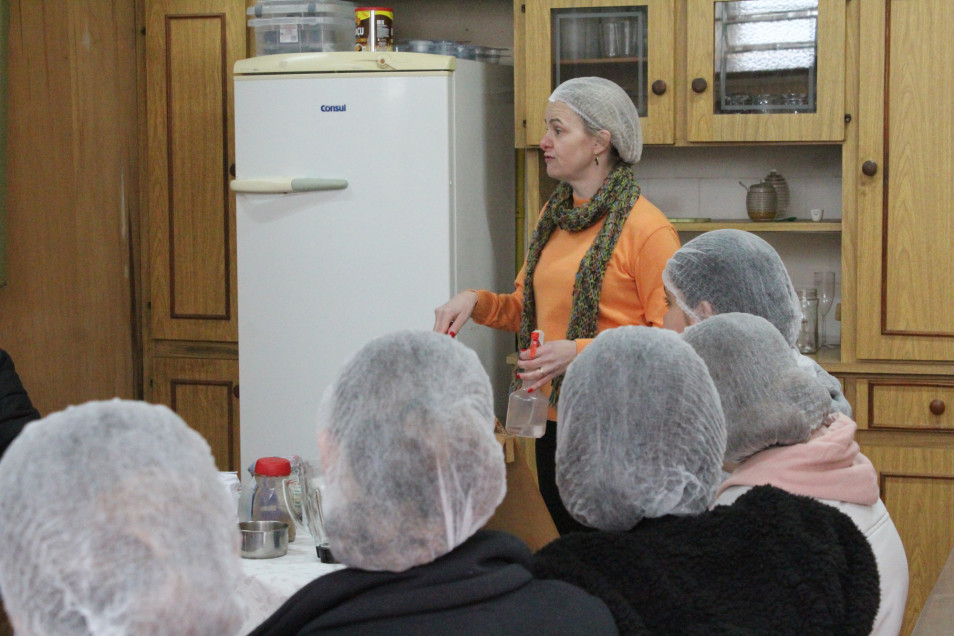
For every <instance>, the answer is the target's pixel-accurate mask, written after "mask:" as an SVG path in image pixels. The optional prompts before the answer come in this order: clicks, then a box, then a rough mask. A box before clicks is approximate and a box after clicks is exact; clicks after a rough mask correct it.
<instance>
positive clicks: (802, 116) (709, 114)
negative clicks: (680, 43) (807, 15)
mask: <svg viewBox="0 0 954 636" xmlns="http://www.w3.org/2000/svg"><path fill="white" fill-rule="evenodd" d="M723 1H734V0H715V2H713V0H688V3H689V4H688V9H687V16H686V47H687V48H686V80H685V82H683V83H682V86H683V87H684V91H685V95H684V97H685V99H686V100H687V105H686V112H687V119H688V121H687V125H688V133H687V136H688V139H689V141H702V142H705V141H842V140H844V138H845V19H846V18H845V11H846V9H845V1H844V0H818V17H817V31H816V42H817V49H816V52H815V59H816V69H817V75H816V77H817V82H816V85H817V102H816V107H815V112H814V113H811V112H807V113H797V114H793V113H773V114H755V113H745V114H736V113H722V114H716V112H715V111H716V107H715V101H716V95H715V86H716V82H715V80H714V69H715V68H716V64H715V49H716V46H715V5H716V4H718V3H719V2H723ZM746 4H749V5H757V3H746ZM766 17H767V18H769V19H768V20H767V23H770V22H771V21H772V20H774V17H773V16H772V15H767V16H766ZM775 74H776V72H772V71H760V72H758V73H750V74H749V75H753V76H758V75H763V76H764V75H768V79H773V76H774V75H775ZM762 81H765V78H763V79H761V80H759V82H760V83H759V84H756V85H754V86H753V89H752V91H753V92H756V91H757V90H758V89H756V88H755V86H773V85H776V86H778V87H779V88H776V89H774V90H771V91H769V92H778V93H781V92H782V91H784V90H785V88H784V86H785V85H784V82H783V81H782V80H780V79H779V80H774V79H773V81H771V82H768V81H765V83H764V84H762V83H761V82H762Z"/></svg>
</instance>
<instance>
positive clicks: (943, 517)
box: [858, 431, 954, 634]
mask: <svg viewBox="0 0 954 636" xmlns="http://www.w3.org/2000/svg"><path fill="white" fill-rule="evenodd" d="M858 441H859V442H860V444H861V451H862V452H863V453H864V454H865V455H867V456H868V458H869V459H871V461H872V463H873V464H874V465H875V468H877V470H878V481H879V483H880V484H881V499H882V500H883V501H884V504H885V506H886V507H887V508H888V512H889V513H890V514H891V519H892V521H894V525H895V526H896V527H897V529H898V533H899V534H900V535H901V542H902V543H903V544H904V551H905V554H906V556H907V559H908V569H909V573H910V583H909V586H908V603H907V607H906V608H905V612H904V623H903V624H902V627H901V633H902V634H910V633H911V630H912V628H913V627H914V623H915V622H917V618H918V615H919V614H920V613H921V609H922V608H923V607H924V602H925V600H926V599H927V597H928V594H930V592H931V587H933V585H934V582H935V581H936V580H937V577H938V574H940V572H941V569H942V568H943V567H944V563H945V561H946V559H947V556H948V553H949V552H950V551H951V547H952V546H954V440H952V439H950V438H949V437H948V436H943V437H941V436H934V437H933V438H931V437H929V436H926V435H911V434H907V433H884V434H878V433H869V432H867V431H859V432H858Z"/></svg>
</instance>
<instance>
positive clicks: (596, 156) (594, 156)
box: [593, 155, 600, 165]
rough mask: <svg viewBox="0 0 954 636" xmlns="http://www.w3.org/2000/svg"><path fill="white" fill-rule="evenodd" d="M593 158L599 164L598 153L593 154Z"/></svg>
mask: <svg viewBox="0 0 954 636" xmlns="http://www.w3.org/2000/svg"><path fill="white" fill-rule="evenodd" d="M593 158H594V159H595V160H596V165H600V156H599V155H593Z"/></svg>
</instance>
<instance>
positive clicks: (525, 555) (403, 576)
mask: <svg viewBox="0 0 954 636" xmlns="http://www.w3.org/2000/svg"><path fill="white" fill-rule="evenodd" d="M493 431H494V413H493V409H492V394H491V388H490V380H489V379H488V377H487V374H486V373H485V372H484V369H483V367H482V366H481V364H480V360H479V359H478V358H477V355H476V354H475V353H474V352H473V351H472V350H470V349H468V348H467V347H466V346H465V345H463V344H461V343H459V342H457V341H455V340H454V339H452V338H449V337H448V336H446V335H441V334H438V333H434V332H424V331H420V332H419V331H400V332H396V333H392V334H388V335H385V336H382V337H380V338H377V339H375V340H372V341H371V342H369V343H367V344H366V345H365V346H364V347H363V348H362V349H361V350H359V351H358V352H357V353H356V354H355V355H354V356H353V357H352V358H351V359H350V360H349V361H348V362H347V363H346V364H345V366H344V368H343V369H342V371H341V373H340V375H339V376H338V378H337V379H336V381H335V382H334V383H333V384H332V385H331V386H330V387H329V388H328V389H327V390H326V391H325V394H324V396H323V398H322V401H321V405H320V406H319V409H318V450H319V456H320V460H321V462H320V463H321V470H322V473H323V475H324V478H325V488H324V490H323V503H322V509H323V519H324V522H325V528H326V530H327V534H328V542H329V544H330V546H331V549H332V550H333V551H334V554H335V557H336V558H337V559H338V561H340V562H341V563H344V564H345V565H347V566H349V567H347V568H346V569H343V570H339V571H337V572H333V573H331V574H327V575H325V576H323V577H321V578H318V579H316V580H315V581H313V582H312V583H310V584H309V585H307V586H305V587H304V588H302V589H301V590H299V592H298V593H296V594H295V595H294V596H292V597H291V598H290V599H288V601H287V602H286V603H285V604H284V605H283V606H282V607H280V608H279V609H278V610H277V611H276V612H275V613H274V614H273V615H272V616H271V617H269V618H268V619H267V620H266V621H265V622H264V623H262V625H260V626H259V627H258V629H256V630H255V631H254V632H253V634H275V635H280V636H287V635H289V634H362V635H367V634H382V635H384V634H387V635H389V636H390V635H393V634H455V635H457V634H475V635H477V634H480V635H483V634H533V633H539V634H581V635H582V634H586V635H591V634H615V633H617V630H616V626H615V624H614V622H613V618H612V616H611V615H610V613H609V611H608V610H607V608H606V606H605V605H604V604H603V603H602V602H601V601H600V600H599V599H597V598H594V597H593V596H590V595H589V594H587V593H586V592H584V591H583V590H580V589H578V588H576V587H573V586H572V585H568V584H566V583H562V582H558V581H539V580H536V579H534V578H533V576H532V575H531V574H530V570H529V568H530V560H531V555H530V550H529V548H527V547H526V545H525V544H524V543H523V542H521V541H520V540H519V539H517V538H515V537H513V536H511V535H509V534H506V533H501V532H491V531H484V530H479V529H480V527H481V526H482V525H483V524H484V523H485V522H486V521H487V519H489V518H490V516H491V514H492V513H493V511H494V509H495V508H496V507H497V505H498V504H499V503H500V501H501V500H502V499H503V496H504V489H505V476H504V457H503V452H502V450H501V447H500V444H499V443H498V442H497V440H496V438H495V437H494V432H493Z"/></svg>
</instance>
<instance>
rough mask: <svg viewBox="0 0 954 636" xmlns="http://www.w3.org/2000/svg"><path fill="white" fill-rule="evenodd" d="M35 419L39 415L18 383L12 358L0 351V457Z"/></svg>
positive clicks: (21, 385) (18, 379) (18, 377)
mask: <svg viewBox="0 0 954 636" xmlns="http://www.w3.org/2000/svg"><path fill="white" fill-rule="evenodd" d="M37 419H40V413H39V412H38V411H37V410H36V409H35V408H34V407H33V403H32V402H31V401H30V396H29V395H27V392H26V389H24V388H23V383H22V382H20V376H18V375H17V370H16V367H14V366H13V358H11V357H10V354H8V353H7V352H6V351H4V350H3V349H0V457H3V453H4V452H6V450H7V446H9V445H10V442H12V441H13V439H14V438H15V437H16V436H17V435H19V434H20V431H21V430H23V427H24V426H26V425H27V424H29V423H30V422H32V421H33V420H37Z"/></svg>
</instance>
